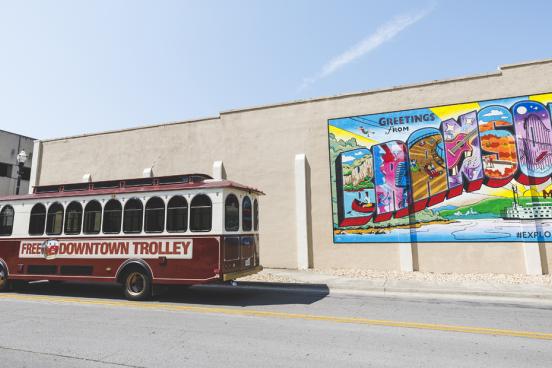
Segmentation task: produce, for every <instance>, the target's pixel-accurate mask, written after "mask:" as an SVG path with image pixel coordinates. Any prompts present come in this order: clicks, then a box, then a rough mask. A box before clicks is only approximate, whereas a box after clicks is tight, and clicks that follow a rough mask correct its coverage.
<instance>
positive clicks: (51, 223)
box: [46, 202, 63, 235]
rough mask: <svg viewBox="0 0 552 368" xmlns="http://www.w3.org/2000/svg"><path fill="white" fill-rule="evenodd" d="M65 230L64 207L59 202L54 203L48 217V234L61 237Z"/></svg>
mask: <svg viewBox="0 0 552 368" xmlns="http://www.w3.org/2000/svg"><path fill="white" fill-rule="evenodd" d="M62 230H63V206H62V205H61V203H59V202H55V203H52V204H51V205H50V208H48V215H47V216H46V234H48V235H60V234H61V231H62Z"/></svg>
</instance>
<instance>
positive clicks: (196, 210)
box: [190, 194, 212, 231]
mask: <svg viewBox="0 0 552 368" xmlns="http://www.w3.org/2000/svg"><path fill="white" fill-rule="evenodd" d="M211 215H212V205H211V199H209V197H208V196H206V195H205V194H199V195H196V196H195V197H194V199H192V203H190V230H192V231H210V230H211Z"/></svg>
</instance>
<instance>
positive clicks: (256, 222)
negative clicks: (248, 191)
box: [253, 199, 259, 231]
mask: <svg viewBox="0 0 552 368" xmlns="http://www.w3.org/2000/svg"><path fill="white" fill-rule="evenodd" d="M253 230H255V231H258V230H259V201H257V200H256V199H255V200H254V201H253Z"/></svg>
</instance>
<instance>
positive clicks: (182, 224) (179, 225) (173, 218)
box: [167, 195, 188, 233]
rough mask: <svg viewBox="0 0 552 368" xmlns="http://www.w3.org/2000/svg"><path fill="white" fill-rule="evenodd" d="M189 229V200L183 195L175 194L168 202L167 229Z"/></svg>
mask: <svg viewBox="0 0 552 368" xmlns="http://www.w3.org/2000/svg"><path fill="white" fill-rule="evenodd" d="M187 229H188V202H187V201H186V198H184V197H182V196H179V195H177V196H174V197H172V198H171V199H170V200H169V203H168V204H167V231H168V232H171V233H173V232H184V231H186V230H187Z"/></svg>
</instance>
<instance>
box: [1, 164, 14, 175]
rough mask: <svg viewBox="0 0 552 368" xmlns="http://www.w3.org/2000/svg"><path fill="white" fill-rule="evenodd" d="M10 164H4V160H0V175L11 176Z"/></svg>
mask: <svg viewBox="0 0 552 368" xmlns="http://www.w3.org/2000/svg"><path fill="white" fill-rule="evenodd" d="M12 167H13V166H12V165H10V164H6V163H4V162H0V176H4V177H6V178H11V177H12Z"/></svg>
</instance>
